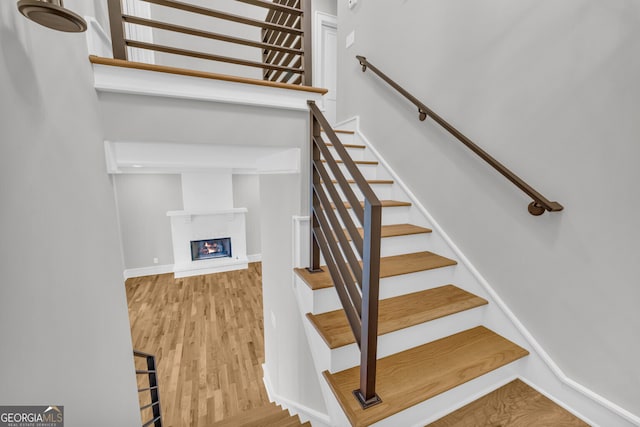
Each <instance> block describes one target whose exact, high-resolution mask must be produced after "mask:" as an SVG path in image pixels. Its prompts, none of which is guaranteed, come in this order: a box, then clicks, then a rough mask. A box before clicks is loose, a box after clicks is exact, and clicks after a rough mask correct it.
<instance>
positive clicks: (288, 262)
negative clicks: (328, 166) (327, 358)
mask: <svg viewBox="0 0 640 427" xmlns="http://www.w3.org/2000/svg"><path fill="white" fill-rule="evenodd" d="M300 178H301V177H300V175H298V174H295V175H261V176H260V201H261V220H262V225H261V231H262V242H263V247H264V248H265V249H264V250H263V253H262V287H263V306H264V341H265V342H264V344H265V367H266V370H267V373H268V375H269V377H270V380H271V382H272V386H273V389H274V390H275V392H276V393H277V394H278V395H280V396H283V397H285V398H286V399H288V400H291V401H293V402H296V403H297V404H299V405H302V406H306V407H308V408H311V409H313V410H316V411H319V412H321V413H326V408H325V406H324V399H323V397H322V393H321V390H320V385H319V383H318V377H317V374H316V372H315V367H314V365H313V360H312V359H311V354H310V352H309V347H308V345H307V341H306V337H305V334H304V328H303V325H302V323H301V322H300V314H299V311H298V307H297V301H296V297H295V294H294V292H293V274H294V273H293V219H292V218H293V216H294V215H300V204H301V196H300V182H301V179H300ZM267 249H269V250H267Z"/></svg>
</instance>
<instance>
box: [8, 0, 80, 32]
mask: <svg viewBox="0 0 640 427" xmlns="http://www.w3.org/2000/svg"><path fill="white" fill-rule="evenodd" d="M18 10H19V11H20V13H22V14H23V15H24V16H26V17H27V18H29V19H31V20H32V21H34V22H37V23H38V24H40V25H44V26H45V27H48V28H52V29H54V30H58V31H65V32H68V33H81V32H83V31H85V30H86V29H87V23H86V22H85V20H84V19H82V17H81V16H79V15H77V14H75V13H73V12H71V11H70V10H68V9H65V8H64V5H63V3H62V0H20V1H19V2H18Z"/></svg>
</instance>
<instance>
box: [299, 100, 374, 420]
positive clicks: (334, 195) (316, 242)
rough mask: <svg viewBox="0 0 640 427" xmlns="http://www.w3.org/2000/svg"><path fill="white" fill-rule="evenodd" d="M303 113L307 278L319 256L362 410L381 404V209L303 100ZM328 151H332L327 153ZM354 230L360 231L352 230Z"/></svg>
mask: <svg viewBox="0 0 640 427" xmlns="http://www.w3.org/2000/svg"><path fill="white" fill-rule="evenodd" d="M309 109H310V123H311V136H310V140H311V166H310V171H311V254H310V256H311V262H310V266H309V271H310V272H311V273H314V272H319V271H322V270H321V268H320V254H321V253H322V256H323V257H324V260H325V262H326V264H327V269H328V270H329V274H330V275H331V279H332V280H333V283H334V286H335V289H336V291H337V293H338V296H339V298H340V302H341V303H342V306H343V308H344V310H345V313H346V315H347V319H348V321H349V325H350V326H351V330H352V331H353V334H354V336H355V338H356V342H357V344H358V346H359V347H360V355H361V357H360V388H359V389H357V390H354V395H355V396H356V398H357V399H358V401H359V402H360V404H361V405H362V406H363V407H364V408H368V407H370V406H372V405H375V404H377V403H380V402H381V400H380V398H379V397H378V395H377V394H376V391H375V385H376V362H377V360H376V355H377V342H378V295H379V282H380V235H381V224H382V204H381V203H380V200H378V197H377V196H376V195H375V193H374V192H373V190H372V189H371V187H370V185H369V184H368V183H367V181H366V180H365V178H364V177H363V176H362V173H361V172H360V170H359V169H358V167H357V166H356V164H355V162H354V161H353V160H352V159H351V157H350V156H349V154H348V153H347V150H346V148H345V147H344V145H343V144H342V142H341V141H340V139H338V137H337V135H336V134H335V132H334V131H333V129H332V128H331V126H330V125H329V123H328V122H327V119H326V118H325V117H324V115H323V114H322V112H321V111H320V109H319V108H318V107H317V106H316V104H315V103H314V102H313V101H309ZM321 130H324V132H325V135H326V137H327V138H328V140H329V143H330V144H327V143H326V142H325V141H324V139H323V138H322V135H321ZM329 146H332V147H333V152H332V151H331V150H330V149H329ZM333 153H335V154H336V156H337V157H338V158H339V160H340V161H341V162H342V163H341V164H342V166H343V167H344V168H345V169H346V174H348V175H350V176H351V180H353V182H354V183H355V185H356V186H357V187H358V189H359V190H360V192H361V193H362V194H363V195H364V201H362V202H361V201H360V200H358V197H357V196H356V194H355V193H354V191H353V189H352V188H351V184H350V183H349V180H348V178H347V177H346V176H345V173H343V171H342V169H341V167H340V165H339V164H338V161H336V158H335V157H334V154H333ZM325 165H326V166H325ZM327 167H328V169H327ZM331 175H333V176H331ZM340 192H342V194H344V196H345V198H346V202H345V201H343V200H342V198H341V197H340ZM349 210H351V211H352V212H353V216H354V217H355V218H356V220H354V219H353V218H352V216H351V214H350V213H349ZM356 221H357V222H358V223H359V224H356ZM359 226H360V227H361V230H362V231H360V230H359V229H358V228H359ZM361 233H362V234H361ZM351 244H353V246H352V245H351ZM354 248H355V251H354ZM358 258H360V259H361V260H362V262H360V261H359V259H358Z"/></svg>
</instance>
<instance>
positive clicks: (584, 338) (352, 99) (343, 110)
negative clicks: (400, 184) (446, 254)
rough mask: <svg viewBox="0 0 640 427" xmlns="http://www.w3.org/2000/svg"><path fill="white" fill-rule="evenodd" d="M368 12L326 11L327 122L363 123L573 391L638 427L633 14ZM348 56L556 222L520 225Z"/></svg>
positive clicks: (639, 174)
mask: <svg viewBox="0 0 640 427" xmlns="http://www.w3.org/2000/svg"><path fill="white" fill-rule="evenodd" d="M382 3H383V2H366V1H361V2H359V4H358V5H357V6H356V8H355V9H353V10H349V9H347V7H346V2H340V3H339V10H338V16H339V43H338V44H339V47H340V56H339V82H338V86H339V90H340V91H341V92H340V95H341V96H340V98H339V100H338V102H339V106H338V115H339V117H338V119H339V120H340V119H341V118H342V119H344V118H348V117H351V116H354V115H360V116H361V119H362V122H361V126H362V128H363V130H364V132H365V134H366V135H367V136H368V137H369V138H370V140H371V141H372V143H373V144H374V145H375V146H376V148H377V149H378V150H379V151H380V152H381V153H382V155H383V156H384V157H385V159H386V160H387V161H388V162H389V163H390V165H391V166H392V167H393V168H394V169H395V170H396V171H401V172H400V173H401V178H402V179H403V180H405V182H406V183H407V184H408V185H409V187H410V188H411V190H412V191H413V192H414V193H415V194H416V195H417V196H418V197H419V199H420V200H421V201H422V203H423V204H424V205H425V206H426V207H427V209H429V210H430V211H431V212H432V213H433V214H434V216H435V218H436V219H437V220H438V221H439V222H440V224H441V225H443V226H444V228H445V230H447V232H448V233H449V235H450V236H452V237H453V239H454V241H455V242H456V243H457V244H458V246H459V247H460V248H461V249H462V250H463V252H465V254H466V255H467V256H468V257H469V258H470V260H471V261H472V262H473V263H474V264H475V266H476V267H477V268H478V269H479V270H480V272H481V273H482V274H483V275H484V276H485V278H486V279H488V281H489V283H491V284H492V285H493V286H494V287H495V289H496V290H497V291H498V292H499V294H500V295H501V297H502V298H503V299H504V300H505V301H506V302H507V303H508V305H509V307H510V308H511V309H512V310H513V311H514V312H515V314H516V315H517V316H518V317H519V318H520V320H521V321H522V322H523V323H524V325H525V326H526V327H527V328H528V329H529V330H530V331H531V332H532V333H533V335H534V336H535V338H536V339H537V340H538V341H539V342H540V343H541V344H542V345H543V347H544V348H545V349H546V350H547V351H548V352H549V353H550V355H551V356H552V358H553V359H554V360H555V361H556V362H557V363H558V364H559V365H560V367H561V368H562V369H563V370H564V371H565V372H566V373H567V374H568V375H569V376H570V377H571V378H572V379H574V380H576V381H578V382H579V383H582V384H583V385H585V386H586V387H588V388H591V389H592V390H593V391H595V392H596V393H599V394H601V395H603V396H604V397H606V398H608V399H610V400H612V401H614V402H615V403H617V404H619V405H621V406H622V407H624V408H626V409H628V410H629V411H631V412H634V413H635V414H640V365H638V363H637V355H638V353H640V340H638V339H637V336H638V330H640V314H639V313H640V312H639V311H638V309H637V307H636V305H637V302H638V301H640V286H638V280H637V277H638V270H637V264H638V263H637V261H638V259H639V258H640V250H639V249H638V248H639V246H638V241H640V227H638V219H637V218H638V214H637V212H638V210H639V209H640V193H639V192H638V191H637V190H636V189H635V187H634V186H635V183H637V182H640V168H638V167H637V164H636V163H637V159H638V158H640V144H638V143H637V140H638V135H640V121H638V120H637V117H639V116H640V103H638V99H640V85H638V75H640V57H639V56H638V55H637V52H638V51H640V3H638V2H636V1H633V0H618V1H614V2H601V1H596V0H567V1H563V2H557V1H551V0H543V1H540V0H536V1H534V0H522V1H518V2H513V1H508V0H488V1H483V2H477V1H472V0H461V1H457V2H449V1H430V2H420V1H414V2H411V1H409V2H408V1H406V0H393V1H388V2H384V4H382ZM382 28H387V29H388V31H381V29H382ZM354 29H355V31H356V43H355V45H354V46H353V47H352V48H350V49H345V48H344V40H345V37H346V35H347V34H348V33H349V32H351V31H352V30H354ZM356 54H360V55H364V56H366V57H367V58H368V59H369V60H371V62H372V63H374V64H375V65H376V66H377V67H379V68H380V69H382V70H383V71H385V72H386V73H388V74H389V75H390V76H391V78H393V79H395V80H396V81H397V82H399V83H400V84H401V85H403V86H405V87H406V88H407V89H408V90H409V91H410V92H412V93H413V94H414V95H415V96H417V97H418V98H419V99H421V100H422V101H423V102H425V103H426V104H427V105H429V106H431V108H433V109H434V110H435V111H437V112H438V113H439V114H440V115H442V116H444V117H445V118H446V119H448V120H449V121H450V122H451V123H452V124H453V125H454V126H456V127H458V128H459V129H460V130H461V131H462V132H464V133H465V134H467V135H468V136H469V137H471V138H472V139H474V140H475V141H477V142H478V143H479V144H480V145H481V146H483V147H485V148H486V149H487V150H488V151H489V152H490V153H492V154H493V155H494V156H495V157H497V158H498V159H499V160H501V161H503V162H504V163H505V164H506V165H507V166H509V167H510V168H512V169H513V170H514V171H516V172H517V173H519V174H520V175H521V176H522V177H523V178H524V179H526V180H528V181H530V183H531V184H532V185H534V186H535V187H537V188H538V189H539V190H540V191H541V192H542V193H543V194H545V195H547V196H548V197H549V198H550V199H551V200H558V201H559V202H560V203H562V204H563V205H564V206H565V211H564V212H562V213H552V214H549V213H547V214H545V215H544V216H542V217H533V216H530V215H529V214H528V213H527V211H526V205H527V204H528V203H529V201H530V200H528V199H527V197H526V196H524V195H523V194H521V193H520V192H519V191H518V190H517V189H515V187H513V186H512V185H511V184H510V183H508V182H507V181H506V180H505V179H504V178H502V177H501V176H500V175H498V174H497V173H495V172H494V171H492V170H490V169H489V168H488V167H487V166H486V165H485V164H484V163H483V162H481V161H480V160H478V159H477V158H476V157H475V156H474V155H473V154H471V153H470V152H469V151H468V150H467V149H465V148H464V147H463V146H462V145H461V144H459V143H458V142H457V141H455V140H454V139H453V138H452V137H450V136H448V135H447V134H445V133H444V131H442V130H441V129H439V128H437V127H436V125H434V124H433V122H431V121H429V120H427V121H426V122H419V121H418V120H417V111H416V110H415V108H414V107H413V106H412V105H411V104H409V103H408V102H407V101H405V100H404V99H403V98H401V97H400V96H399V95H397V94H396V93H395V92H394V91H392V90H391V89H390V88H389V87H388V86H386V85H385V84H383V83H382V81H381V80H380V79H378V78H376V77H375V76H374V75H373V74H372V73H371V72H369V71H368V72H367V73H365V74H363V73H362V72H361V70H360V66H359V64H358V62H357V61H356V59H355V58H354V56H355V55H356Z"/></svg>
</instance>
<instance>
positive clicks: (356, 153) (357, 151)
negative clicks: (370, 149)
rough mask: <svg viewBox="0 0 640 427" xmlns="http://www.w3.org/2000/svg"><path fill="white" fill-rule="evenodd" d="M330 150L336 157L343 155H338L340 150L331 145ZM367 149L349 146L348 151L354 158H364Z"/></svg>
mask: <svg viewBox="0 0 640 427" xmlns="http://www.w3.org/2000/svg"><path fill="white" fill-rule="evenodd" d="M329 151H330V152H331V155H332V156H333V158H334V159H340V158H341V157H340V156H339V155H338V152H337V151H336V149H335V148H334V147H329ZM365 151H367V150H366V149H364V148H351V147H347V153H349V156H351V159H352V160H364V153H365Z"/></svg>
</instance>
